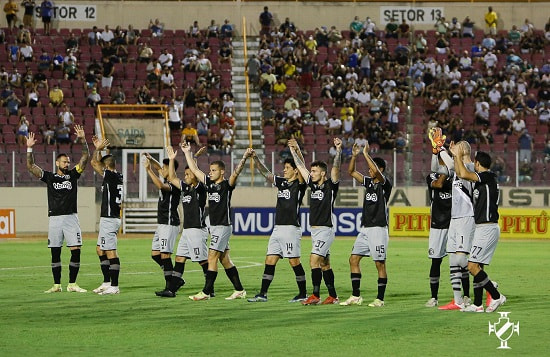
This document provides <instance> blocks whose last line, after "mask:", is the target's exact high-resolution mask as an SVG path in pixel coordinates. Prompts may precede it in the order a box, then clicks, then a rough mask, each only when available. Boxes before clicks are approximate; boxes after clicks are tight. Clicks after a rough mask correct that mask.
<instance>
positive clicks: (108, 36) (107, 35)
mask: <svg viewBox="0 0 550 357" xmlns="http://www.w3.org/2000/svg"><path fill="white" fill-rule="evenodd" d="M114 39H115V34H114V33H113V31H112V30H111V29H110V28H109V25H105V29H104V30H103V32H101V36H100V38H99V45H100V46H101V47H104V46H105V44H106V43H107V42H109V43H111V42H112V41H113V40H114Z"/></svg>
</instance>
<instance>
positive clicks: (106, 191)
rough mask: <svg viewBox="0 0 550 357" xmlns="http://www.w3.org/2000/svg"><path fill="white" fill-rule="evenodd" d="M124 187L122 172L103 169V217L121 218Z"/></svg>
mask: <svg viewBox="0 0 550 357" xmlns="http://www.w3.org/2000/svg"><path fill="white" fill-rule="evenodd" d="M123 187H124V186H123V184H122V174H121V173H119V172H115V171H111V170H105V171H103V183H102V184H101V197H102V198H101V217H110V218H120V205H121V203H122V191H123Z"/></svg>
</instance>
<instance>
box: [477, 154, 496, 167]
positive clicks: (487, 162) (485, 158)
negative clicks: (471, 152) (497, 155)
mask: <svg viewBox="0 0 550 357" xmlns="http://www.w3.org/2000/svg"><path fill="white" fill-rule="evenodd" d="M475 160H476V161H477V162H479V164H480V165H481V166H483V167H484V168H486V169H489V168H490V167H491V164H492V162H493V160H492V159H491V155H489V154H488V153H486V152H485V151H478V152H477V153H476V158H475Z"/></svg>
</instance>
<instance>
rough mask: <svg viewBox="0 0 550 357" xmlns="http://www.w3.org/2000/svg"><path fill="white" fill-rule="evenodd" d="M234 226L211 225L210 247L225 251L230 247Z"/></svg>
mask: <svg viewBox="0 0 550 357" xmlns="http://www.w3.org/2000/svg"><path fill="white" fill-rule="evenodd" d="M231 232H233V227H232V226H210V249H212V250H216V251H218V252H222V253H223V252H225V251H226V250H228V249H229V238H231Z"/></svg>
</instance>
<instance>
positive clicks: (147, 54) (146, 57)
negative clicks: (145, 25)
mask: <svg viewBox="0 0 550 357" xmlns="http://www.w3.org/2000/svg"><path fill="white" fill-rule="evenodd" d="M138 54H139V55H138V60H139V62H141V63H149V62H150V61H151V57H153V50H152V49H151V48H150V47H149V45H148V44H147V42H145V43H143V45H141V46H140V47H139V48H138Z"/></svg>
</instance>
